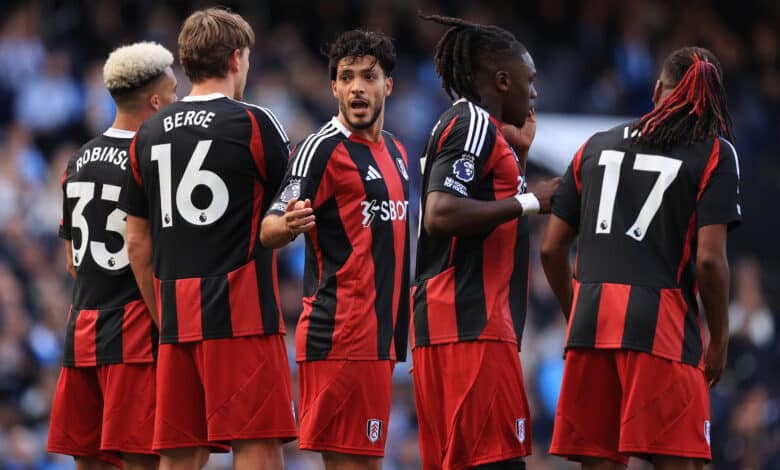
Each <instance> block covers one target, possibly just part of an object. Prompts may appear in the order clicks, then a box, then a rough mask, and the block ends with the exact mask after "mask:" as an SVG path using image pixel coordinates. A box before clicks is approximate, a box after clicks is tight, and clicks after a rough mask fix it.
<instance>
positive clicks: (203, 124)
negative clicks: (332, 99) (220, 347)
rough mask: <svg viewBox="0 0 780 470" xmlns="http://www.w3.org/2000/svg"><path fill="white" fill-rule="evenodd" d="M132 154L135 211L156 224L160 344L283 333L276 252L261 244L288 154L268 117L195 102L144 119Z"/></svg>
mask: <svg viewBox="0 0 780 470" xmlns="http://www.w3.org/2000/svg"><path fill="white" fill-rule="evenodd" d="M130 154H131V163H132V167H133V172H134V174H133V179H134V181H133V182H131V184H130V186H133V185H134V186H135V187H136V188H139V189H138V190H137V191H133V192H131V193H130V194H129V197H128V201H127V204H129V205H130V206H131V207H133V208H134V209H132V210H128V212H130V213H134V212H135V213H136V214H135V215H139V214H140V215H144V216H147V217H148V219H149V222H150V226H151V232H152V242H153V247H154V250H153V251H154V271H155V276H156V277H157V278H158V280H159V283H160V286H159V289H160V291H159V297H160V299H161V300H160V302H161V307H162V310H163V324H162V341H163V342H176V341H187V340H199V339H202V338H220V337H232V336H242V335H249V334H260V333H272V332H277V331H278V332H283V326H282V325H281V324H280V320H279V315H280V312H279V307H278V302H277V300H276V299H277V298H278V295H277V291H276V287H275V279H274V277H275V270H276V265H275V259H274V254H273V250H268V249H265V248H263V246H262V245H261V244H260V242H259V240H258V230H259V223H260V216H261V214H262V213H263V212H264V211H265V210H266V209H267V207H268V205H269V204H270V201H271V199H272V198H273V196H274V194H275V193H276V191H277V189H278V186H279V183H280V181H281V178H282V176H283V174H284V170H285V168H286V164H287V158H288V147H287V137H286V135H285V134H284V131H283V130H282V128H281V126H280V125H279V124H278V122H277V121H276V118H275V117H274V116H273V115H272V114H271V113H270V111H268V110H266V109H264V108H260V107H257V106H253V105H249V104H246V103H242V102H239V101H235V100H232V99H230V98H227V97H225V96H224V95H222V94H212V95H205V96H196V97H192V96H188V97H185V98H184V99H182V100H181V101H179V102H178V103H175V104H172V105H170V106H168V107H166V108H164V109H163V110H162V111H161V112H159V113H157V114H156V115H155V116H153V117H152V118H150V119H149V120H148V121H146V122H145V123H144V125H143V126H142V127H141V129H140V130H139V132H138V136H137V137H136V140H135V143H134V148H133V149H131V152H130ZM228 311H229V313H228Z"/></svg>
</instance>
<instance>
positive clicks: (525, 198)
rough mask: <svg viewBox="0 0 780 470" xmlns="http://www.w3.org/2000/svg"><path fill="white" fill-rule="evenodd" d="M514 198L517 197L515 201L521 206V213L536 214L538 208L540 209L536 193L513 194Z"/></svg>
mask: <svg viewBox="0 0 780 470" xmlns="http://www.w3.org/2000/svg"><path fill="white" fill-rule="evenodd" d="M514 197H515V199H517V202H519V203H520V206H521V207H522V208H523V215H531V214H538V213H539V209H541V205H540V204H539V199H536V195H535V194H534V193H525V194H515V196H514Z"/></svg>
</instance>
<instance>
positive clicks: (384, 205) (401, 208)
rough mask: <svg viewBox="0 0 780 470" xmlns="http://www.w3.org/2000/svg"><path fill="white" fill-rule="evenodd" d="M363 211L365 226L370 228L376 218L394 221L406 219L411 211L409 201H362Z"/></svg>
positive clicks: (383, 220)
mask: <svg viewBox="0 0 780 470" xmlns="http://www.w3.org/2000/svg"><path fill="white" fill-rule="evenodd" d="M360 206H361V207H362V211H361V213H362V214H363V221H362V224H363V227H364V228H368V227H370V226H371V224H372V223H373V222H374V220H375V219H377V218H378V219H379V220H381V221H382V222H394V221H396V220H406V214H407V213H408V212H409V201H377V200H376V199H373V200H371V201H361V202H360Z"/></svg>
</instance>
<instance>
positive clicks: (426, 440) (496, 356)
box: [412, 341, 531, 470]
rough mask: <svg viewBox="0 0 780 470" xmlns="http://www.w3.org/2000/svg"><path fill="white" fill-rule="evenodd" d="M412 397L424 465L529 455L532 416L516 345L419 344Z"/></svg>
mask: <svg viewBox="0 0 780 470" xmlns="http://www.w3.org/2000/svg"><path fill="white" fill-rule="evenodd" d="M412 357H413V359H414V370H413V373H412V375H413V377H414V397H415V403H416V406H417V421H418V424H419V433H420V456H421V458H422V467H423V468H424V469H447V470H449V469H462V468H470V467H473V466H476V465H482V464H486V463H490V462H499V461H502V460H509V459H515V458H518V457H522V456H525V455H530V454H531V414H530V412H529V410H528V401H527V400H526V397H525V388H524V385H523V371H522V368H521V367H520V356H519V355H518V352H517V345H515V344H514V343H505V342H499V341H469V342H463V343H449V344H439V345H434V346H420V347H416V348H415V349H414V350H413V351H412Z"/></svg>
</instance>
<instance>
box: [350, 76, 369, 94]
mask: <svg viewBox="0 0 780 470" xmlns="http://www.w3.org/2000/svg"><path fill="white" fill-rule="evenodd" d="M365 85H366V84H365V80H363V78H362V77H359V76H358V77H356V78H355V79H354V80H352V88H351V89H350V90H349V91H350V93H353V94H355V95H362V94H363V93H365V92H366V86H365Z"/></svg>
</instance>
